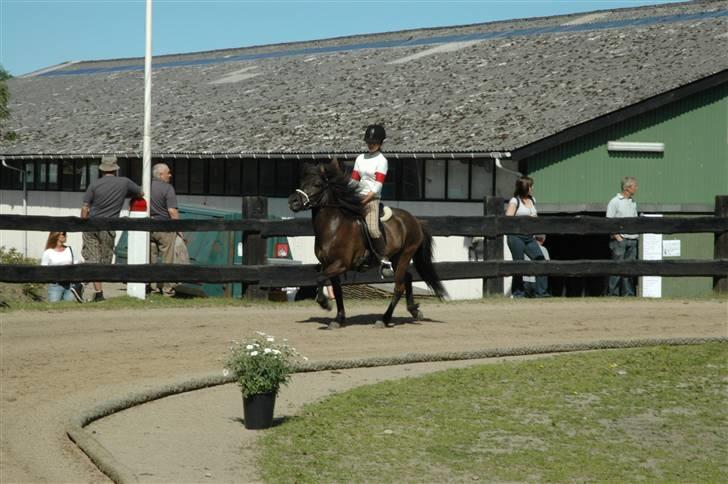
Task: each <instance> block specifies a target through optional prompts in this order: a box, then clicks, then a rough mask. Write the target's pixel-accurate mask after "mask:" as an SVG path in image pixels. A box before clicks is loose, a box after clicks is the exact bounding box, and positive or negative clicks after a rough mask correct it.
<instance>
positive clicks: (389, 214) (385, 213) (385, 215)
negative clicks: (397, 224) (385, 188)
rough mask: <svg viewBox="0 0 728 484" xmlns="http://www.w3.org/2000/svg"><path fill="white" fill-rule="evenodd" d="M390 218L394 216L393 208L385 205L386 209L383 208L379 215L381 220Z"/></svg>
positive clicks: (384, 220)
mask: <svg viewBox="0 0 728 484" xmlns="http://www.w3.org/2000/svg"><path fill="white" fill-rule="evenodd" d="M390 218H392V209H391V208H389V207H388V206H386V205H385V206H384V210H382V213H381V215H379V220H381V221H382V222H386V221H387V220H389V219H390Z"/></svg>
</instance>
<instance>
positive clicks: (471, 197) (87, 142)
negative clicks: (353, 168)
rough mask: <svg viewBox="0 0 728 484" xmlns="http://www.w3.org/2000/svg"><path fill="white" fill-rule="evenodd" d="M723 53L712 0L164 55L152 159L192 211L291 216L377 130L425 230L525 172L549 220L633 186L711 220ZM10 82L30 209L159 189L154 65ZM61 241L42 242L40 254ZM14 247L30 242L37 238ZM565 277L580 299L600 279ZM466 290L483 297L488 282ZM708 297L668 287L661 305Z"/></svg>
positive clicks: (599, 251)
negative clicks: (108, 190) (310, 164)
mask: <svg viewBox="0 0 728 484" xmlns="http://www.w3.org/2000/svg"><path fill="white" fill-rule="evenodd" d="M725 52H728V2H726V1H717V2H715V1H710V2H686V3H679V4H669V5H659V6H652V7H640V8H626V9H616V10H605V11H596V12H590V13H588V14H575V15H565V16H554V17H543V18H531V19H518V20H510V21H503V22H490V23H485V24H474V25H464V26H456V27H446V28H434V29H421V30H410V31H402V32H390V33H380V34H372V35H362V36H353V37H343V38H335V39H324V40H319V41H311V42H300V43H289V44H276V45H267V46H258V47H248V48H240V49H229V50H221V51H212V52H199V53H190V54H180V55H171V56H159V57H155V58H154V61H153V68H154V81H153V92H152V100H153V107H152V115H153V123H152V140H153V162H159V161H164V162H165V163H167V164H169V165H170V167H171V168H172V171H173V174H174V176H173V184H174V186H175V189H176V191H177V193H178V195H179V198H180V201H181V202H182V203H192V204H198V205H206V206H210V207H214V208H223V209H235V210H239V209H240V197H241V196H245V195H261V196H266V197H269V203H268V206H269V211H270V213H271V214H272V215H278V216H293V214H292V213H291V212H290V211H289V210H288V207H287V204H286V197H287V196H288V195H289V194H290V193H291V192H292V191H293V190H294V189H295V188H296V186H297V178H298V167H299V164H300V163H301V162H302V161H305V160H314V161H324V160H328V159H331V158H338V159H340V160H344V161H348V162H349V163H351V162H352V161H353V159H354V158H355V157H356V155H358V154H359V153H360V152H362V150H363V149H364V147H363V143H362V140H361V137H362V132H363V128H364V127H365V126H366V125H367V124H370V123H374V122H376V123H382V124H384V125H385V126H386V128H387V133H388V140H387V141H386V142H385V145H384V151H385V155H386V156H387V157H388V159H389V161H390V172H389V174H388V177H387V180H386V184H385V189H384V198H385V200H386V201H387V203H389V204H391V205H393V206H399V207H402V208H404V209H407V210H410V211H412V212H413V213H414V214H416V215H481V214H482V213H483V198H484V197H486V196H493V195H495V196H502V197H505V198H509V197H510V196H511V194H512V190H513V183H514V180H515V177H516V176H517V173H518V172H520V173H525V174H529V175H530V176H532V177H533V178H534V179H535V180H536V189H535V196H536V199H537V206H538V208H539V213H540V215H541V216H548V215H550V214H589V215H603V214H604V211H605V208H606V204H607V202H608V200H609V199H610V198H611V197H612V196H614V194H615V193H616V192H617V191H618V190H619V181H620V179H621V177H623V176H625V175H631V176H636V177H637V178H638V179H639V180H640V191H639V193H638V194H637V197H636V199H637V201H638V205H639V209H640V212H645V213H647V214H655V215H660V214H667V215H676V214H679V215H684V216H691V215H705V214H710V213H712V212H713V203H714V202H713V200H714V197H715V196H716V195H720V194H725V193H727V192H728V137H727V136H726V133H727V132H728V96H727V95H726V94H727V91H728V56H726V54H725ZM8 86H9V89H10V95H11V98H10V105H9V108H10V111H11V117H10V119H9V120H7V122H5V123H4V124H3V126H2V128H1V129H2V132H3V133H13V135H12V136H5V137H3V138H2V140H1V141H0V157H2V158H3V159H4V160H5V162H6V163H7V164H8V165H11V166H14V167H16V168H20V169H21V170H22V169H25V170H26V173H27V179H26V182H27V188H28V196H27V204H28V213H29V214H31V215H41V214H42V215H66V216H67V215H77V214H78V213H79V207H80V203H81V193H80V192H83V191H84V190H85V188H86V186H87V185H88V183H89V182H90V181H91V180H93V179H94V178H95V177H96V176H97V170H96V167H97V165H98V162H99V160H100V156H101V155H102V154H108V153H114V154H117V156H118V157H119V158H120V164H121V165H122V173H121V174H122V175H126V176H129V177H131V178H132V179H134V180H135V181H137V182H141V140H142V126H143V99H144V95H143V87H144V84H143V59H142V58H137V59H116V60H104V61H84V62H69V63H64V64H61V65H58V66H52V67H49V68H47V69H44V70H42V71H39V72H35V73H30V74H28V75H25V76H21V77H18V78H14V79H10V80H9V81H8ZM0 187H1V188H2V195H1V199H0V210H2V213H15V214H19V213H23V208H22V206H23V192H22V179H21V176H20V174H19V173H18V172H16V171H13V170H10V169H7V168H4V167H0ZM45 235H46V234H40V233H30V234H29V243H28V252H29V255H31V256H38V255H39V254H40V252H42V246H43V241H44V240H45ZM0 237H1V239H2V240H0V245H5V246H14V247H16V248H19V247H21V245H22V234H21V233H18V232H5V233H3V234H2V235H1V236H0ZM665 238H666V239H670V238H672V239H675V240H680V256H681V257H690V258H710V257H712V235H709V234H705V235H703V234H696V235H679V234H678V235H675V236H665ZM301 239H303V238H301ZM71 242H72V243H75V239H73V238H72V239H71ZM437 242H438V247H439V248H438V251H437V253H436V257H437V258H438V260H467V258H468V257H469V255H470V254H471V253H472V251H469V247H470V241H469V240H465V239H463V238H462V237H460V238H458V237H450V238H438V240H437ZM78 245H80V236H79V237H78ZM673 245H674V244H673ZM547 246H548V247H549V249H550V251H551V255H552V257H553V258H560V259H569V258H595V259H596V258H607V257H608V256H609V254H608V249H607V240H606V238H605V237H574V236H568V237H567V236H558V235H553V236H549V239H548V240H547ZM311 247H312V244H311V241H310V240H308V241H307V240H297V241H294V242H293V243H292V251H293V253H294V257H296V258H300V259H301V260H304V261H306V262H310V261H311V260H312V258H313V251H312V249H311ZM552 279H553V278H552ZM551 282H552V287H554V288H555V289H556V291H557V293H558V294H568V295H596V294H599V293H600V291H601V285H600V284H602V282H601V281H600V280H591V281H590V280H585V279H583V280H578V279H577V280H568V281H558V280H555V279H553V280H552V281H551ZM448 284H449V287H448V290H449V291H450V292H451V293H452V294H461V295H465V297H477V296H478V295H479V294H480V285H479V282H478V281H455V282H449V283H448ZM710 287H711V286H710V281H709V279H708V278H699V279H698V280H688V279H679V280H677V279H676V280H669V281H668V280H666V281H664V283H663V294H665V295H669V294H680V295H693V294H697V293H702V292H706V291H709V290H710Z"/></svg>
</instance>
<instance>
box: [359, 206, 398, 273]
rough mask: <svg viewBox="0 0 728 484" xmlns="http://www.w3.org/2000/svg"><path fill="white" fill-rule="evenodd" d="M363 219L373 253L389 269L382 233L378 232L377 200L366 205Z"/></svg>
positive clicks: (390, 264)
mask: <svg viewBox="0 0 728 484" xmlns="http://www.w3.org/2000/svg"><path fill="white" fill-rule="evenodd" d="M364 219H365V220H366V223H367V228H368V229H369V236H370V237H371V238H372V245H373V246H374V251H375V252H376V253H377V254H376V255H377V258H379V260H380V262H381V263H382V264H384V265H386V266H388V267H389V268H390V269H391V267H392V263H391V262H389V258H388V257H387V254H386V250H385V249H386V244H385V242H384V238H383V237H382V233H381V232H380V231H379V200H378V199H374V200H372V201H371V202H369V203H367V211H366V216H365V218H364Z"/></svg>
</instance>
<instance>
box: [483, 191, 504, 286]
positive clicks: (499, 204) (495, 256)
mask: <svg viewBox="0 0 728 484" xmlns="http://www.w3.org/2000/svg"><path fill="white" fill-rule="evenodd" d="M504 203H505V200H504V199H503V197H485V205H484V207H483V215H485V216H489V215H493V216H496V217H497V216H502V215H504V213H505V211H504V210H503V204H504ZM483 258H484V259H485V260H493V261H501V260H503V236H502V235H496V236H495V237H485V238H484V239H483ZM502 295H503V278H502V277H488V278H486V279H483V296H502Z"/></svg>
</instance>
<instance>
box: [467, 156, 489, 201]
mask: <svg viewBox="0 0 728 484" xmlns="http://www.w3.org/2000/svg"><path fill="white" fill-rule="evenodd" d="M488 195H493V161H491V160H483V159H480V160H473V161H472V162H471V168H470V199H471V200H482V199H483V198H485V197H486V196H488Z"/></svg>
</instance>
